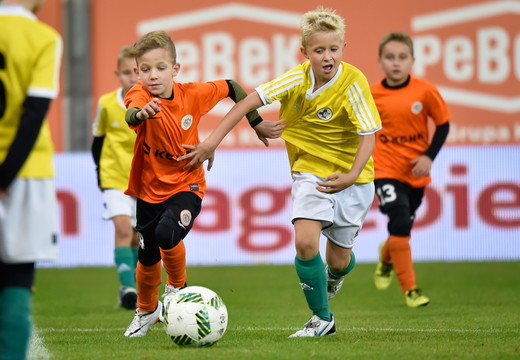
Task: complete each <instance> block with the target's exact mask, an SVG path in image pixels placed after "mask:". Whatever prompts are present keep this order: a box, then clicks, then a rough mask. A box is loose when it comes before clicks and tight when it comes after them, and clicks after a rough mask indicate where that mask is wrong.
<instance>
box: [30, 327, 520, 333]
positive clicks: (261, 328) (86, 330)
mask: <svg viewBox="0 0 520 360" xmlns="http://www.w3.org/2000/svg"><path fill="white" fill-rule="evenodd" d="M297 329H299V328H283V327H241V326H238V327H236V328H234V329H233V328H229V330H237V331H289V330H297ZM125 330H126V328H92V329H81V328H71V329H55V328H45V329H39V330H38V331H39V332H40V333H49V332H50V333H52V332H56V333H60V332H115V331H120V332H124V331H125ZM151 330H154V331H155V330H163V329H162V328H159V327H155V328H152V329H151ZM346 331H351V332H406V333H441V332H447V333H476V334H477V333H483V334H500V333H516V334H518V333H520V329H392V328H358V327H352V328H347V329H346Z"/></svg>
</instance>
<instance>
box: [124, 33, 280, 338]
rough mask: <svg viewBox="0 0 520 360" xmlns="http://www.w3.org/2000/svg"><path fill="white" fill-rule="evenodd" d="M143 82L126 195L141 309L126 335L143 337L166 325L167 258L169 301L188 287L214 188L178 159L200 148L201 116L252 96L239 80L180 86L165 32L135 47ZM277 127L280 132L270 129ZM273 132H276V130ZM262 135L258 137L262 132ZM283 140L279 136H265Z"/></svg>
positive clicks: (135, 106) (132, 106)
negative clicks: (208, 194) (194, 235)
mask: <svg viewBox="0 0 520 360" xmlns="http://www.w3.org/2000/svg"><path fill="white" fill-rule="evenodd" d="M134 54H135V57H136V60H137V69H138V73H139V79H140V82H139V83H138V84H137V85H136V86H134V87H133V88H132V89H131V90H130V91H129V92H128V94H127V95H126V97H125V105H126V107H127V108H128V111H127V113H126V121H127V122H128V124H129V125H130V127H131V128H132V129H135V130H136V131H137V139H136V143H135V151H134V158H133V160H132V169H131V172H130V182H129V185H128V189H127V191H126V194H128V195H130V196H135V197H136V198H137V228H136V229H137V231H138V236H139V242H140V243H139V261H138V263H137V295H138V297H137V305H138V309H137V310H136V313H135V316H134V319H133V320H132V323H131V324H130V326H128V328H127V330H126V332H125V336H127V337H141V336H144V335H146V332H147V331H148V329H149V328H150V327H151V326H152V325H153V324H155V323H156V322H157V321H159V318H160V316H161V314H162V303H161V301H159V294H158V293H159V285H160V284H161V273H162V266H161V259H162V263H163V266H164V268H165V270H166V274H167V284H166V286H165V292H164V295H163V297H164V302H165V303H167V301H168V298H169V295H173V294H174V293H175V292H176V291H178V289H180V288H181V287H184V286H186V250H185V246H184V241H183V239H185V237H186V235H187V234H188V232H189V231H190V230H191V228H192V226H193V221H194V220H195V218H196V217H197V215H198V214H199V212H200V209H201V202H202V198H203V196H204V193H205V190H206V180H205V174H204V169H203V168H202V167H200V168H197V169H188V170H184V169H183V165H184V164H182V163H178V162H177V158H178V157H179V156H181V155H184V154H186V149H184V148H183V147H182V145H183V144H188V145H195V144H198V143H199V135H198V131H197V127H198V124H199V121H200V118H201V116H203V115H204V114H206V113H208V112H209V111H210V110H211V109H212V108H213V107H214V106H215V105H216V104H217V103H218V102H219V101H220V100H222V99H224V98H226V97H229V98H231V99H232V100H234V101H235V102H236V101H239V100H240V99H243V98H244V97H245V96H246V93H245V91H244V90H243V89H242V87H241V86H240V85H239V84H238V83H237V82H236V81H233V80H217V81H209V82H206V83H186V84H181V83H177V82H175V81H174V77H175V76H176V75H177V73H178V72H179V69H180V64H179V63H177V60H176V58H177V55H176V50H175V45H174V44H173V42H172V40H171V38H170V37H169V36H168V34H167V33H166V32H164V31H154V32H151V33H148V34H146V35H144V36H143V37H142V38H141V39H139V40H138V41H137V42H136V43H135V45H134ZM247 118H248V120H249V121H250V124H251V126H254V127H255V129H256V128H261V129H264V128H265V127H267V128H270V129H275V124H273V122H270V121H262V118H261V117H260V116H259V115H258V113H257V112H256V111H254V112H251V113H250V114H248V115H247ZM270 125H272V126H270ZM268 130H269V129H268ZM257 133H258V132H257ZM262 134H264V135H261V136H260V135H259V137H260V139H261V140H262V141H263V142H264V143H265V144H266V145H267V139H266V138H267V137H273V136H279V133H277V130H276V129H275V130H274V131H273V132H269V131H267V132H265V133H262Z"/></svg>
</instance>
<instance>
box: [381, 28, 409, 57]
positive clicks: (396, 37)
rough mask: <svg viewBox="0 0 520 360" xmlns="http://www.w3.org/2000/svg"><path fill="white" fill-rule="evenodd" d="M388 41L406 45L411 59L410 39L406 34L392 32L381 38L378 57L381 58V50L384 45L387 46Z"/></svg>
mask: <svg viewBox="0 0 520 360" xmlns="http://www.w3.org/2000/svg"><path fill="white" fill-rule="evenodd" d="M390 41H398V42H401V43H403V44H405V45H407V46H408V48H409V49H410V53H411V54H412V57H413V41H412V38H410V36H409V35H408V34H407V33H405V32H402V31H394V32H391V33H388V34H386V35H385V36H383V38H382V39H381V41H380V42H379V56H381V53H382V52H383V48H384V47H385V45H386V44H388V43H389V42H390Z"/></svg>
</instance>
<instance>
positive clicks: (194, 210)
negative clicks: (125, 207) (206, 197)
mask: <svg viewBox="0 0 520 360" xmlns="http://www.w3.org/2000/svg"><path fill="white" fill-rule="evenodd" d="M201 204H202V199H201V198H200V197H199V196H197V195H196V194H195V193H192V192H188V191H185V192H180V193H177V194H175V195H173V196H172V197H170V198H169V199H168V200H166V201H164V202H162V203H158V204H151V203H148V202H146V201H143V200H141V199H137V210H136V215H137V226H136V231H137V233H138V238H139V243H140V244H139V260H142V261H141V262H143V263H146V264H154V263H155V262H157V261H158V259H160V252H159V247H162V248H169V247H170V246H172V245H171V244H170V245H168V247H166V246H165V245H164V243H161V241H162V240H163V239H164V238H165V236H162V235H164V234H165V233H166V237H167V238H168V239H167V240H168V241H170V240H173V245H175V244H177V243H178V242H180V241H181V240H182V239H184V238H185V237H186V235H187V234H188V233H189V231H190V230H191V228H192V227H193V222H194V220H195V218H196V217H197V216H198V215H199V213H200V210H201Z"/></svg>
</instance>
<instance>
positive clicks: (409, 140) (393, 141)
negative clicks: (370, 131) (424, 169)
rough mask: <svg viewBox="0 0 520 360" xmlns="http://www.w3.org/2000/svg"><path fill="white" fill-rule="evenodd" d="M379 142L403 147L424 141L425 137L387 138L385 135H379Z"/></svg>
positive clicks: (420, 135)
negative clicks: (403, 145)
mask: <svg viewBox="0 0 520 360" xmlns="http://www.w3.org/2000/svg"><path fill="white" fill-rule="evenodd" d="M377 136H378V137H379V140H380V141H381V143H383V144H387V143H391V144H396V145H402V144H406V143H414V142H417V141H419V140H423V139H424V136H423V135H422V134H415V135H408V136H387V135H384V134H379V133H377Z"/></svg>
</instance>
